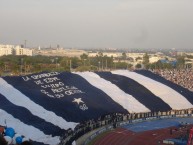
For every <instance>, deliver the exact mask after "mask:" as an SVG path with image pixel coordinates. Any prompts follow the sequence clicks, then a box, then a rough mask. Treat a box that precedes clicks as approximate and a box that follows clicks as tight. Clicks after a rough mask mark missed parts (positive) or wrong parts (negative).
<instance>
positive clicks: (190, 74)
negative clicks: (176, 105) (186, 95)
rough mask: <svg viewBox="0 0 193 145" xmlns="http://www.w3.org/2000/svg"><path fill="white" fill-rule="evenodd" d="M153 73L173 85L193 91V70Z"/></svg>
mask: <svg viewBox="0 0 193 145" xmlns="http://www.w3.org/2000/svg"><path fill="white" fill-rule="evenodd" d="M153 72H154V73H156V74H158V75H160V76H162V77H164V78H165V79H167V80H169V81H172V82H173V83H176V84H178V85H180V86H182V87H184V88H187V89H189V90H190V91H193V70H192V69H154V70H153Z"/></svg>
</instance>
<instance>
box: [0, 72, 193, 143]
mask: <svg viewBox="0 0 193 145" xmlns="http://www.w3.org/2000/svg"><path fill="white" fill-rule="evenodd" d="M192 104H193V92H191V91H189V90H187V89H185V88H183V87H181V86H179V85H176V84H174V83H172V82H170V81H168V80H166V79H164V78H162V77H160V76H158V75H156V74H153V73H152V72H150V71H146V70H139V71H134V72H131V71H127V70H116V71H112V72H74V73H70V72H61V73H59V72H43V73H38V74H31V75H27V76H19V77H18V76H6V77H1V78H0V125H3V126H5V125H6V126H11V127H13V128H14V129H15V131H16V132H17V133H19V134H22V135H24V136H25V137H27V138H30V139H31V140H33V141H35V142H39V143H43V144H50V145H55V144H57V143H59V142H60V139H59V138H60V136H61V134H62V133H64V132H65V131H66V130H68V129H69V128H71V129H74V128H75V127H76V126H77V125H78V124H79V123H80V122H84V121H87V120H90V119H97V118H99V117H100V116H103V115H105V114H112V113H123V114H128V113H140V112H151V111H152V112H158V111H170V110H181V109H189V108H193V105H192ZM5 123H6V124H5Z"/></svg>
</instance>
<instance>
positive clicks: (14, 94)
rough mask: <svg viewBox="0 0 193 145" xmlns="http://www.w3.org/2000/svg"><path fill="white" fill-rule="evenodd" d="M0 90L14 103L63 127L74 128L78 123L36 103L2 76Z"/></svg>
mask: <svg viewBox="0 0 193 145" xmlns="http://www.w3.org/2000/svg"><path fill="white" fill-rule="evenodd" d="M0 92H1V94H2V95H3V96H5V97H6V98H7V99H8V100H9V101H10V102H12V103H13V104H15V105H17V106H22V107H24V108H27V109H28V110H29V111H30V112H31V113H32V114H33V115H36V116H38V117H40V118H42V119H44V120H45V121H47V122H50V123H52V124H54V125H56V126H58V127H60V128H62V129H69V128H72V129H74V128H75V127H76V125H77V123H74V122H67V121H66V120H64V119H63V118H62V117H59V116H57V115H56V114H55V113H54V112H51V111H48V110H46V109H44V108H43V107H42V106H40V105H38V104H36V103H34V102H33V101H32V100H30V99H29V98H28V97H27V96H25V95H24V94H22V93H21V92H20V91H18V90H17V89H15V88H14V87H13V86H11V85H10V84H8V83H7V82H6V81H5V80H3V79H2V78H0Z"/></svg>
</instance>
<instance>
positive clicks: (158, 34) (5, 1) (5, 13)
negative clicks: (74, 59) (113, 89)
mask: <svg viewBox="0 0 193 145" xmlns="http://www.w3.org/2000/svg"><path fill="white" fill-rule="evenodd" d="M192 13H193V1H191V0H183V1H181V0H162V1H160V0H105V1H102V0H99V1H92V0H91V1H90V0H81V1H78V0H58V1H54V0H33V1H32V0H28V1H26V0H17V1H14V0H2V1H1V5H0V17H1V27H0V43H2V44H24V43H25V40H27V46H29V47H32V46H42V47H46V46H47V47H49V46H50V45H52V46H56V45H57V44H59V45H60V46H63V47H75V48H99V47H100V48H192V46H193V41H192V40H193V29H192V25H193V17H192V16H191V14H192Z"/></svg>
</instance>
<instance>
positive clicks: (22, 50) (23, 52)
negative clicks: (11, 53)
mask: <svg viewBox="0 0 193 145" xmlns="http://www.w3.org/2000/svg"><path fill="white" fill-rule="evenodd" d="M15 55H27V56H33V50H31V49H28V48H22V47H21V46H19V45H18V46H16V47H15Z"/></svg>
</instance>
